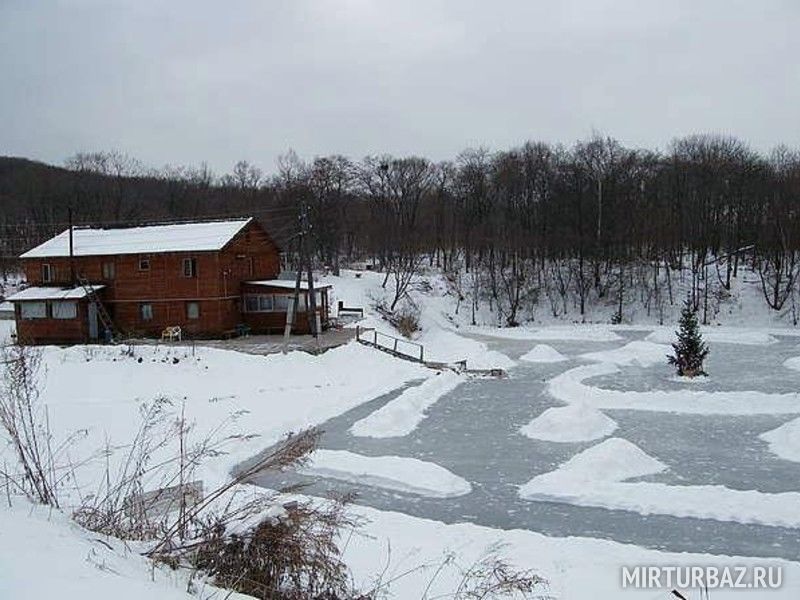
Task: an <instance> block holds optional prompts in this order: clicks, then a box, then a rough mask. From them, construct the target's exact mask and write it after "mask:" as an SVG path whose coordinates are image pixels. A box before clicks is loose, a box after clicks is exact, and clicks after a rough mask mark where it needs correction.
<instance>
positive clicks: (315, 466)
mask: <svg viewBox="0 0 800 600" xmlns="http://www.w3.org/2000/svg"><path fill="white" fill-rule="evenodd" d="M300 472H301V473H302V474H304V475H315V476H318V477H330V478H332V479H339V480H342V481H348V482H351V483H358V484H364V485H370V486H374V487H380V488H386V489H390V490H397V491H399V492H405V493H408V494H418V495H420V496H428V497H430V498H453V497H455V496H463V495H464V494H469V493H470V492H471V491H472V486H471V485H470V484H469V482H468V481H467V480H465V479H463V478H461V477H459V476H458V475H455V474H453V473H451V472H450V471H448V470H447V469H445V468H444V467H440V466H439V465H437V464H434V463H432V462H427V461H424V460H419V459H416V458H409V457H404V456H364V455H362V454H355V453H353V452H348V451H347V450H316V451H315V452H314V454H312V456H311V461H310V462H309V464H308V465H306V466H304V467H303V468H302V469H300Z"/></svg>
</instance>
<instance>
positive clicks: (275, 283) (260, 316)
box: [242, 279, 331, 333]
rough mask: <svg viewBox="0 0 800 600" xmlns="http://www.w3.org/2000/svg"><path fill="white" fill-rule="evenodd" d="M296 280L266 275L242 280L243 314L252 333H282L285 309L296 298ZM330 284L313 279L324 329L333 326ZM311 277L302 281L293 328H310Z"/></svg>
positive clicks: (301, 330)
mask: <svg viewBox="0 0 800 600" xmlns="http://www.w3.org/2000/svg"><path fill="white" fill-rule="evenodd" d="M295 286H296V282H295V281H293V280H288V279H264V280H256V281H245V282H243V283H242V296H243V303H242V318H243V320H244V322H245V324H246V325H247V326H248V327H250V330H251V331H252V332H253V333H280V332H283V329H284V327H285V325H286V311H287V310H288V309H289V305H290V304H289V303H290V301H291V299H293V298H294V293H295ZM330 288H331V286H330V285H326V284H320V283H316V282H314V297H315V299H316V308H317V314H318V315H319V319H320V325H321V326H322V330H323V331H324V330H326V329H328V328H329V327H330V301H329V298H328V291H329V290H330ZM309 294H310V287H309V285H308V280H307V279H306V280H302V281H301V282H300V295H299V302H298V305H297V316H296V319H295V323H294V327H293V328H292V331H293V332H295V333H310V332H311V318H312V315H311V312H310V302H309Z"/></svg>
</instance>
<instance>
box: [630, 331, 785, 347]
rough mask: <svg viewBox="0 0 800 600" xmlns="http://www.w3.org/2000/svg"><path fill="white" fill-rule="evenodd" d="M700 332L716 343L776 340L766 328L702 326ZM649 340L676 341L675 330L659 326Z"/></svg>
mask: <svg viewBox="0 0 800 600" xmlns="http://www.w3.org/2000/svg"><path fill="white" fill-rule="evenodd" d="M700 332H701V333H702V334H703V339H705V341H707V342H712V343H716V344H742V345H744V346H768V345H769V344H774V343H775V342H777V341H778V340H776V339H775V338H774V337H773V336H772V335H770V334H769V332H767V331H764V330H754V329H740V328H733V327H731V328H729V327H701V328H700ZM645 339H646V340H647V341H648V342H656V343H659V344H671V343H672V342H674V341H675V331H673V330H672V329H669V328H666V327H665V328H659V329H656V330H655V331H653V333H651V334H650V335H648V336H647V337H646V338H645Z"/></svg>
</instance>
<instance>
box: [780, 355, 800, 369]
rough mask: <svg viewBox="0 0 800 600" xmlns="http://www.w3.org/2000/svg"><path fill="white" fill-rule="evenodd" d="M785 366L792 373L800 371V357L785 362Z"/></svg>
mask: <svg viewBox="0 0 800 600" xmlns="http://www.w3.org/2000/svg"><path fill="white" fill-rule="evenodd" d="M783 366H784V367H786V368H787V369H791V370H792V371H800V356H793V357H792V358H787V359H786V360H785V361H783Z"/></svg>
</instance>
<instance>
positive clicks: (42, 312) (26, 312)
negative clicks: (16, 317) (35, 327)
mask: <svg viewBox="0 0 800 600" xmlns="http://www.w3.org/2000/svg"><path fill="white" fill-rule="evenodd" d="M19 314H20V317H22V318H23V319H46V318H47V304H46V303H44V302H21V303H20V306H19Z"/></svg>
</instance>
